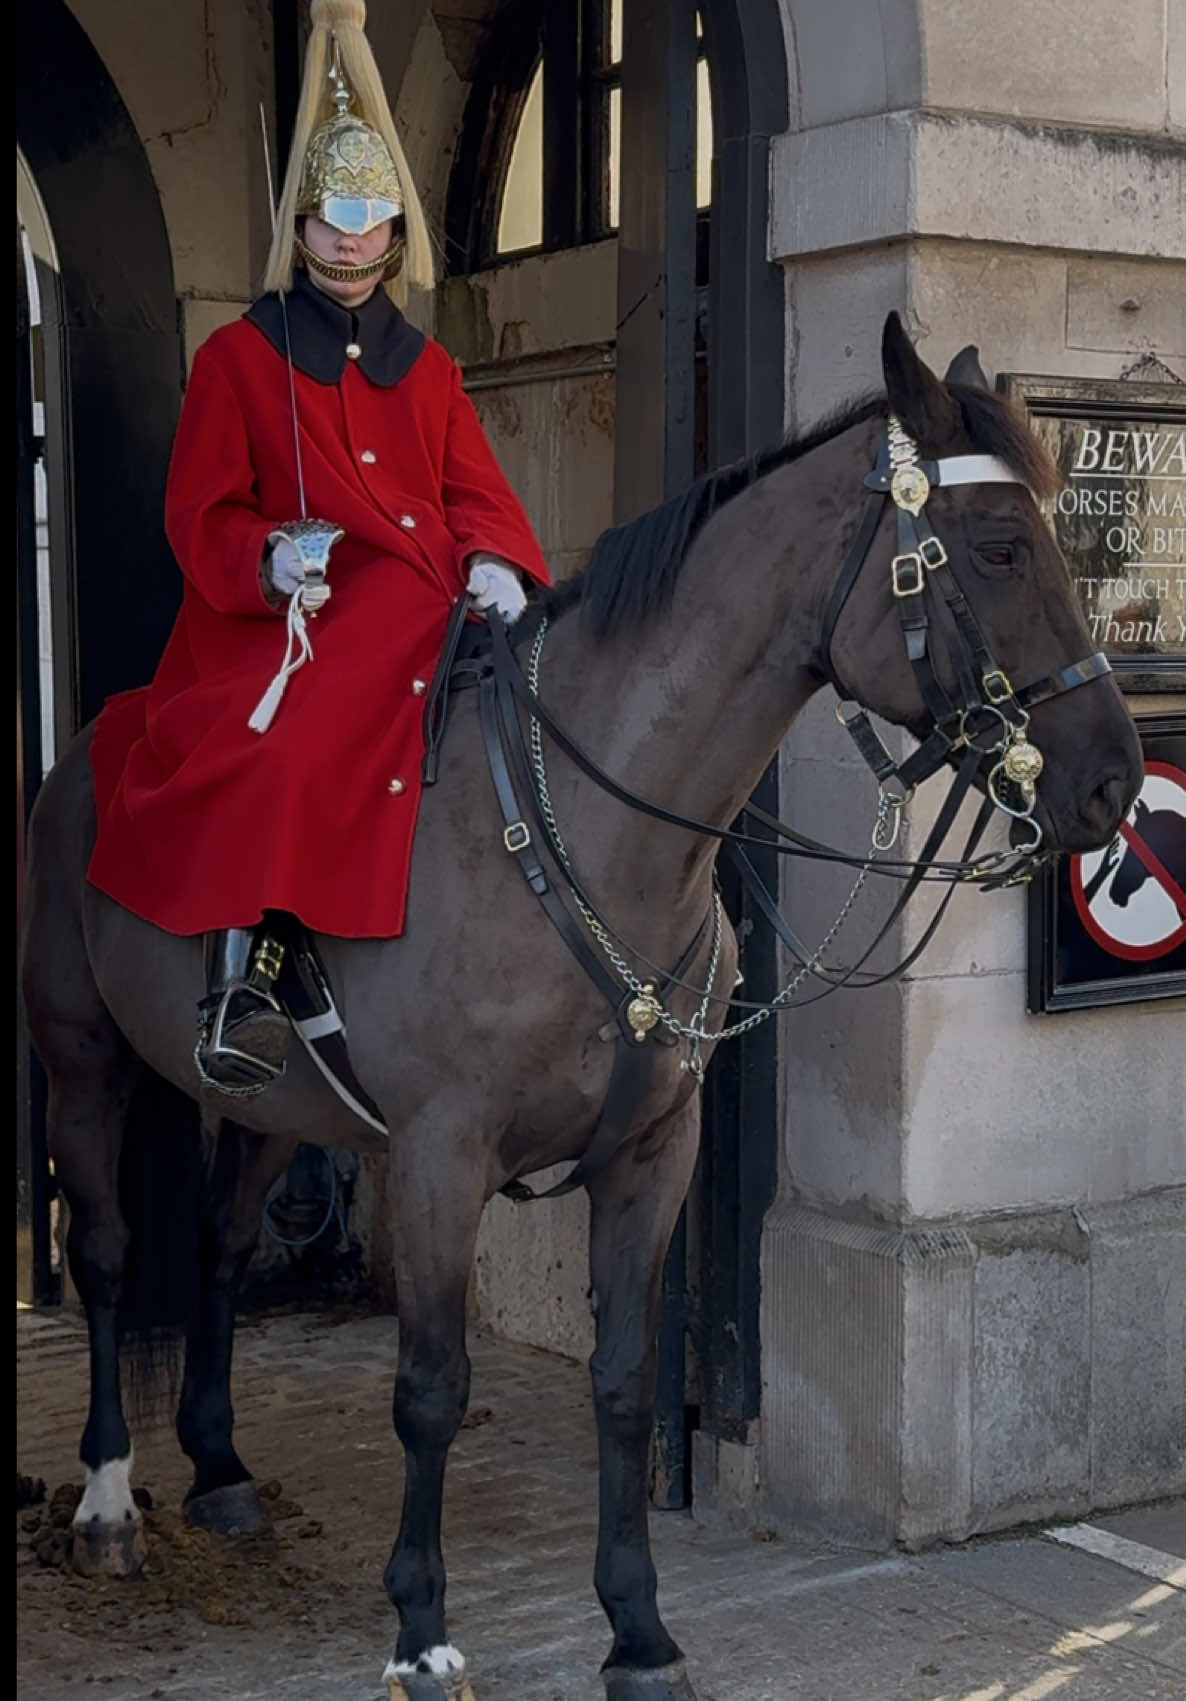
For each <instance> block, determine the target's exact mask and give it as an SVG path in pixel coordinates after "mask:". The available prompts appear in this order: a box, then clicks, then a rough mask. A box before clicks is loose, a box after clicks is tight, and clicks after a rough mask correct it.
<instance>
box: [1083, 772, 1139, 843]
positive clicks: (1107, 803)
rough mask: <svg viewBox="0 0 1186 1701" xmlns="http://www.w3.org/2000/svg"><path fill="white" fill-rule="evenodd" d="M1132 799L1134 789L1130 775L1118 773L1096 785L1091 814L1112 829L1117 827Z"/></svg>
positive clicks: (1092, 795) (1092, 797)
mask: <svg viewBox="0 0 1186 1701" xmlns="http://www.w3.org/2000/svg"><path fill="white" fill-rule="evenodd" d="M1131 799H1132V790H1131V786H1130V783H1129V780H1128V776H1127V775H1124V774H1116V775H1114V776H1113V778H1111V779H1108V780H1104V781H1102V782H1101V784H1099V785H1098V786H1096V788H1095V790H1094V791H1093V792H1092V794H1091V814H1092V817H1093V818H1095V819H1097V820H1098V821H1099V822H1100V824H1101V826H1104V827H1106V828H1108V829H1109V830H1111V829H1112V828H1113V827H1115V826H1116V825H1117V824H1118V823H1119V821H1120V820H1121V818H1122V817H1123V815H1124V813H1125V811H1126V810H1127V808H1128V805H1129V803H1130V802H1131Z"/></svg>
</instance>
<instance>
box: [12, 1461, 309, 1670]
mask: <svg viewBox="0 0 1186 1701" xmlns="http://www.w3.org/2000/svg"><path fill="white" fill-rule="evenodd" d="M32 1480H33V1479H28V1478H26V1479H25V1481H26V1482H30V1481H32ZM19 1482H20V1479H19V1478H18V1485H19ZM282 1490H283V1484H282V1483H280V1482H279V1481H278V1480H273V1481H272V1482H268V1483H265V1484H264V1485H263V1491H264V1494H265V1499H266V1500H267V1501H268V1510H269V1511H270V1513H271V1514H272V1517H273V1519H274V1520H277V1521H278V1522H280V1523H282V1525H283V1529H281V1530H275V1531H271V1532H268V1533H266V1534H263V1535H258V1536H240V1537H237V1538H235V1539H234V1540H232V1541H228V1540H227V1539H226V1538H225V1537H223V1536H219V1535H215V1534H214V1533H213V1532H211V1531H209V1530H201V1529H197V1528H195V1527H194V1526H193V1525H192V1524H189V1523H187V1521H186V1519H185V1516H184V1514H183V1513H182V1512H181V1511H174V1510H172V1509H170V1508H166V1507H158V1506H157V1505H156V1504H155V1501H154V1498H153V1495H152V1494H151V1492H150V1491H149V1490H148V1489H145V1488H137V1489H136V1491H135V1498H136V1503H137V1505H138V1506H139V1507H140V1508H141V1510H142V1512H143V1515H144V1532H145V1536H146V1538H147V1542H148V1557H147V1559H146V1560H145V1562H144V1568H143V1570H142V1571H141V1572H140V1574H139V1576H137V1577H134V1578H130V1579H129V1578H110V1577H86V1578H83V1577H78V1576H76V1575H75V1573H74V1570H73V1566H72V1562H71V1554H72V1545H73V1540H72V1531H71V1523H72V1520H73V1516H74V1511H75V1508H76V1507H77V1505H78V1502H79V1500H80V1499H81V1498H82V1492H83V1491H82V1487H81V1485H79V1484H77V1483H62V1484H61V1485H60V1486H59V1487H58V1488H56V1489H55V1490H54V1491H53V1493H52V1495H49V1496H48V1498H47V1496H46V1491H45V1484H44V1483H42V1484H41V1493H40V1496H39V1498H38V1499H37V1500H36V1501H35V1502H34V1504H32V1505H30V1504H29V1503H28V1495H27V1494H26V1500H25V1503H24V1504H21V1495H20V1491H19V1487H18V1496H17V1499H18V1507H17V1531H16V1539H17V1569H18V1571H23V1572H25V1573H26V1574H27V1575H26V1577H25V1580H24V1584H23V1587H27V1588H28V1589H30V1590H31V1591H35V1592H36V1593H37V1595H38V1596H40V1597H41V1600H42V1604H43V1607H46V1608H50V1609H51V1610H56V1611H57V1612H58V1614H59V1616H61V1617H65V1616H66V1610H67V1604H68V1609H69V1613H70V1614H78V1615H83V1614H85V1615H86V1616H87V1617H88V1619H90V1620H91V1621H94V1620H98V1621H99V1623H98V1625H97V1626H96V1627H95V1628H96V1629H97V1631H98V1633H99V1634H100V1635H106V1634H117V1635H118V1633H119V1632H121V1631H125V1632H128V1633H130V1634H131V1635H132V1636H133V1637H135V1636H137V1635H139V1636H143V1635H144V1634H145V1633H148V1634H152V1632H153V1629H154V1627H155V1625H154V1621H157V1622H159V1623H162V1624H163V1622H164V1620H165V1618H166V1616H167V1615H168V1614H170V1613H174V1612H178V1611H189V1612H192V1613H194V1614H196V1615H197V1617H198V1618H199V1619H200V1620H201V1621H202V1622H203V1623H204V1624H211V1625H250V1624H254V1623H273V1622H275V1621H276V1619H277V1618H278V1617H279V1618H281V1619H287V1620H289V1621H291V1622H293V1623H298V1622H304V1621H305V1619H306V1618H307V1615H308V1613H309V1611H310V1607H311V1603H312V1602H313V1601H315V1600H316V1599H318V1598H321V1597H323V1596H324V1594H325V1593H326V1590H327V1588H330V1580H327V1579H326V1578H325V1577H324V1576H323V1574H322V1572H321V1571H320V1570H319V1568H318V1567H317V1566H316V1565H312V1564H309V1563H307V1561H308V1558H309V1555H310V1549H309V1546H308V1544H309V1543H310V1542H315V1541H316V1540H317V1539H318V1538H319V1537H320V1536H321V1535H322V1524H321V1522H320V1520H318V1519H316V1518H305V1515H304V1509H303V1507H302V1506H300V1505H299V1503H298V1502H297V1501H295V1500H287V1499H285V1498H284V1497H283V1492H282ZM296 1519H304V1521H303V1522H302V1523H300V1524H299V1525H298V1524H295V1523H294V1522H293V1521H294V1520H296ZM298 1540H299V1541H300V1542H301V1544H302V1546H301V1561H300V1562H297V1561H296V1560H295V1559H294V1558H291V1557H290V1554H291V1553H292V1551H293V1547H294V1545H295V1543H296V1541H298ZM332 1592H336V1591H332ZM51 1602H52V1607H51ZM138 1645H142V1644H138Z"/></svg>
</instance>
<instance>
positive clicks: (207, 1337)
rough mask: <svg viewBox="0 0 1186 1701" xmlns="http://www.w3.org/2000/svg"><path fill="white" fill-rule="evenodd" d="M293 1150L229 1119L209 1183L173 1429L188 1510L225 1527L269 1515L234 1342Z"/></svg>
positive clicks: (264, 1520)
mask: <svg viewBox="0 0 1186 1701" xmlns="http://www.w3.org/2000/svg"><path fill="white" fill-rule="evenodd" d="M295 1149H296V1142H295V1141H294V1140H290V1139H288V1138H285V1137H283V1136H280V1135H268V1136H263V1135H257V1134H249V1133H247V1132H246V1130H244V1129H241V1128H238V1127H237V1126H236V1125H235V1124H234V1123H231V1122H224V1123H223V1125H222V1129H221V1131H220V1133H219V1135H218V1139H217V1144H216V1146H215V1149H214V1161H213V1166H212V1169H211V1173H210V1175H209V1178H208V1181H207V1187H206V1198H205V1200H204V1208H203V1212H202V1220H201V1225H200V1227H199V1230H198V1270H199V1278H198V1279H199V1289H198V1297H197V1304H196V1306H195V1308H194V1314H193V1317H192V1319H191V1322H190V1325H189V1329H188V1331H187V1334H186V1347H185V1378H184V1381H183V1383H182V1388H181V1400H180V1404H179V1406H178V1410H177V1437H178V1440H179V1441H180V1442H181V1446H182V1450H183V1451H184V1452H185V1453H186V1454H187V1455H188V1457H189V1458H190V1459H191V1460H192V1462H193V1467H194V1480H193V1482H192V1484H191V1485H190V1489H189V1492H188V1494H187V1495H186V1497H185V1513H186V1517H187V1518H188V1519H189V1520H190V1522H191V1523H194V1524H200V1525H201V1526H202V1527H203V1528H204V1529H208V1530H216V1531H217V1532H218V1533H219V1534H220V1535H252V1534H255V1533H256V1532H258V1531H260V1530H265V1529H267V1528H269V1526H270V1523H271V1520H270V1518H269V1517H268V1514H267V1512H266V1510H265V1508H264V1504H263V1501H262V1500H261V1499H260V1497H259V1495H258V1494H257V1493H256V1489H255V1484H254V1483H253V1481H252V1479H251V1472H250V1471H249V1470H248V1469H247V1467H246V1465H244V1463H243V1461H242V1460H241V1459H240V1458H239V1455H238V1453H237V1452H236V1451H235V1446H234V1442H233V1439H232V1432H233V1429H234V1422H235V1414H234V1409H233V1407H232V1405H231V1350H232V1347H233V1344H234V1332H235V1302H236V1299H237V1297H238V1293H239V1289H240V1287H241V1285H242V1282H243V1275H244V1272H245V1270H246V1268H247V1265H248V1262H249V1260H250V1258H251V1254H252V1251H253V1249H254V1247H255V1243H256V1241H257V1240H258V1238H259V1228H260V1218H261V1215H262V1212H263V1206H264V1199H265V1198H266V1196H267V1192H268V1189H269V1187H271V1185H272V1183H273V1182H274V1181H275V1179H276V1177H277V1176H278V1175H280V1174H281V1173H282V1171H283V1170H284V1169H285V1167H286V1166H287V1164H288V1163H289V1162H290V1160H291V1158H292V1155H293V1152H294V1151H295Z"/></svg>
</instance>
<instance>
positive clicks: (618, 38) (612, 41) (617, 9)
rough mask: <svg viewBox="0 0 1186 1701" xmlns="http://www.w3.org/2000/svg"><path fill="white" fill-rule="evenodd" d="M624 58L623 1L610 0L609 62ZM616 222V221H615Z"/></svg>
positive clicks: (612, 62)
mask: <svg viewBox="0 0 1186 1701" xmlns="http://www.w3.org/2000/svg"><path fill="white" fill-rule="evenodd" d="M621 57H622V0H609V62H610V64H611V65H616V64H617V63H618V61H619V60H620V59H621ZM615 222H616V221H615Z"/></svg>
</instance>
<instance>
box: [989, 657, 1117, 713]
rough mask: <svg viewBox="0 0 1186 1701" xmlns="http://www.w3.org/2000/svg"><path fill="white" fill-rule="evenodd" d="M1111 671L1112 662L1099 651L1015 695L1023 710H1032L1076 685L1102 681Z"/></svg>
mask: <svg viewBox="0 0 1186 1701" xmlns="http://www.w3.org/2000/svg"><path fill="white" fill-rule="evenodd" d="M1111 671H1112V664H1111V662H1110V661H1109V660H1108V658H1107V656H1106V655H1105V654H1104V652H1103V651H1102V650H1097V651H1096V652H1095V654H1094V655H1093V656H1086V657H1085V658H1084V659H1083V661H1077V662H1072V663H1071V665H1070V667H1063V668H1060V669H1059V671H1058V672H1057V673H1052V674H1050V676H1049V677H1048V678H1046V679H1038V680H1035V681H1034V683H1033V684H1032V685H1025V686H1023V687H1022V688H1021V690H1020V691H1015V692H1014V693H1013V695H1014V696H1015V697H1016V699H1017V701H1018V702H1019V703H1020V704H1021V706H1022V708H1023V709H1032V708H1033V706H1034V704H1035V703H1044V702H1046V700H1047V698H1049V697H1057V696H1058V695H1059V694H1060V693H1061V692H1063V691H1073V690H1074V688H1075V686H1076V685H1087V684H1089V683H1090V682H1091V680H1093V679H1102V678H1103V677H1104V675H1105V674H1106V673H1111Z"/></svg>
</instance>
